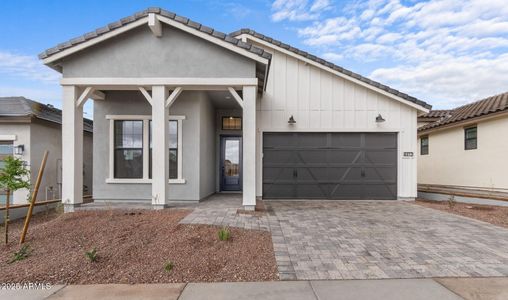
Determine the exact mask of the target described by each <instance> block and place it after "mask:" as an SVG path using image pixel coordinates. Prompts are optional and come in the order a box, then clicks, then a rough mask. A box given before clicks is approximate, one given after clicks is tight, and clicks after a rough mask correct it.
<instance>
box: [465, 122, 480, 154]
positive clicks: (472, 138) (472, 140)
mask: <svg viewBox="0 0 508 300" xmlns="http://www.w3.org/2000/svg"><path fill="white" fill-rule="evenodd" d="M476 148H478V130H477V128H476V126H475V127H469V128H465V129H464V149H465V150H473V149H476Z"/></svg>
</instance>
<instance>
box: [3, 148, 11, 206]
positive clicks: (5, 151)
mask: <svg viewBox="0 0 508 300" xmlns="http://www.w3.org/2000/svg"><path fill="white" fill-rule="evenodd" d="M13 154H14V151H13V142H12V141H0V169H2V168H3V167H4V159H5V158H6V157H7V156H12V155H13ZM6 201H7V193H6V192H5V190H4V189H0V206H4V205H5V202H6ZM9 203H12V195H11V199H10V201H9Z"/></svg>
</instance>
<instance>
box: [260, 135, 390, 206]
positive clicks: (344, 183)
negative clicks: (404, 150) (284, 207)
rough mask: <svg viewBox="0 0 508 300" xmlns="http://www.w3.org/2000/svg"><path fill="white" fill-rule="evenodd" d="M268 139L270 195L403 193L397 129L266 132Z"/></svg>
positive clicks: (267, 183)
mask: <svg viewBox="0 0 508 300" xmlns="http://www.w3.org/2000/svg"><path fill="white" fill-rule="evenodd" d="M267 137H269V138H267ZM281 141H284V143H281ZM263 144H264V146H263V187H264V189H263V197H265V198H300V199H396V197H397V134H395V133H312V132H307V133H280V132H279V133H265V134H264V137H263ZM265 187H266V189H265Z"/></svg>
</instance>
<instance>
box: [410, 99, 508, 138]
mask: <svg viewBox="0 0 508 300" xmlns="http://www.w3.org/2000/svg"><path fill="white" fill-rule="evenodd" d="M501 111H508V92H505V93H503V94H499V95H495V96H491V97H488V98H485V99H482V100H479V101H476V102H473V103H470V104H466V105H463V106H460V107H457V108H455V109H453V110H451V111H450V112H449V114H448V115H446V116H444V117H442V118H441V119H439V120H438V121H436V122H432V123H429V124H427V125H424V126H422V127H420V128H418V131H427V130H430V129H434V128H437V127H441V126H444V125H448V124H452V123H457V122H461V121H465V120H470V119H474V118H477V117H482V116H486V115H489V114H492V113H497V112H501Z"/></svg>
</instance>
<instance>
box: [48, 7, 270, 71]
mask: <svg viewBox="0 0 508 300" xmlns="http://www.w3.org/2000/svg"><path fill="white" fill-rule="evenodd" d="M150 13H153V14H158V15H160V16H163V17H166V18H169V19H171V20H174V21H176V22H178V23H181V24H183V25H186V26H187V27H189V28H192V29H194V30H197V31H199V32H202V33H206V34H208V35H209V36H211V37H213V38H215V39H218V40H221V41H225V42H227V43H229V44H231V45H234V46H236V47H238V48H239V49H242V50H245V51H248V52H250V53H253V54H255V55H257V56H259V57H261V58H263V59H266V60H268V61H269V60H270V59H271V58H272V56H271V54H270V53H268V52H265V51H264V50H263V49H261V48H259V47H256V46H253V45H252V44H250V43H246V42H242V41H241V40H238V39H235V38H233V37H231V36H229V35H227V34H225V33H222V32H220V31H217V30H215V29H213V28H211V27H208V26H205V25H202V24H200V23H197V22H194V21H192V20H190V19H189V18H186V17H183V16H179V15H177V14H175V13H173V12H170V11H167V10H165V9H162V8H159V7H150V8H148V9H145V10H142V11H139V12H137V13H135V14H133V15H130V16H128V17H125V18H122V19H120V20H118V21H116V22H113V23H110V24H108V25H106V26H103V27H100V28H98V29H96V30H94V31H91V32H88V33H85V34H83V35H81V36H78V37H75V38H73V39H70V40H68V41H66V42H63V43H60V44H58V45H56V46H54V47H52V48H49V49H47V50H45V51H43V52H42V53H40V54H39V58H40V59H47V58H50V57H51V56H53V55H55V54H57V53H60V52H62V51H64V50H67V49H70V48H72V47H74V46H77V45H79V44H82V43H84V42H87V41H90V40H93V39H97V38H99V37H101V36H103V35H105V34H107V33H109V32H112V31H114V30H117V29H119V28H122V27H124V26H126V25H128V24H131V23H133V22H135V21H138V20H141V19H143V18H147V17H148V15H149V14H150Z"/></svg>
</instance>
